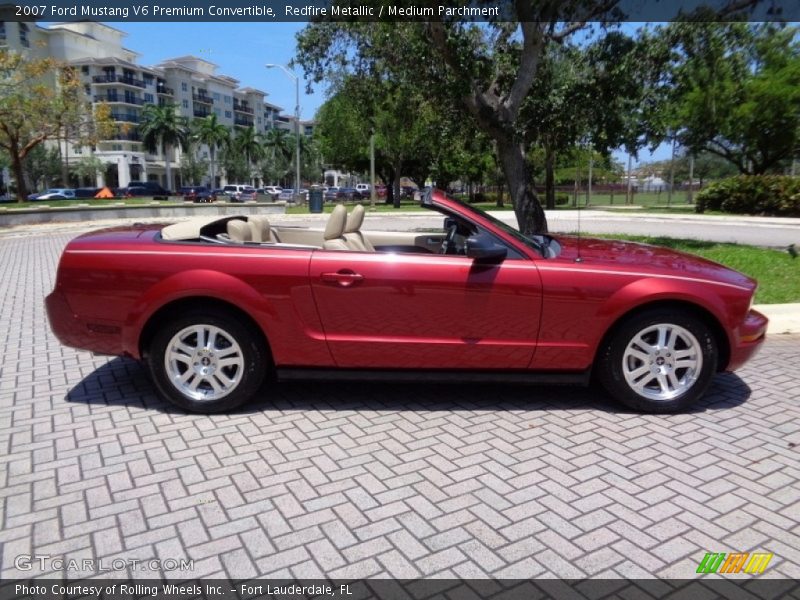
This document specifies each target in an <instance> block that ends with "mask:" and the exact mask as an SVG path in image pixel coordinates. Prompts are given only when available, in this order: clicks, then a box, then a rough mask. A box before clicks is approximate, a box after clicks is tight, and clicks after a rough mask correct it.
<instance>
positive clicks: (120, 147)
mask: <svg viewBox="0 0 800 600" xmlns="http://www.w3.org/2000/svg"><path fill="white" fill-rule="evenodd" d="M111 149H112V150H122V144H111Z"/></svg>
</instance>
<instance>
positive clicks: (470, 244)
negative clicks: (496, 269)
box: [466, 233, 508, 264]
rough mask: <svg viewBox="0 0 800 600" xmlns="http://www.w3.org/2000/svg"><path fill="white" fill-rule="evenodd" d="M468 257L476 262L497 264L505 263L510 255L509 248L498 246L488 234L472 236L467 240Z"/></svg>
mask: <svg viewBox="0 0 800 600" xmlns="http://www.w3.org/2000/svg"><path fill="white" fill-rule="evenodd" d="M466 245H467V256H468V257H469V258H473V259H475V262H478V263H485V264H497V263H501V262H503V260H505V258H506V256H507V255H508V248H506V247H505V246H503V245H501V244H498V243H497V242H495V241H494V238H492V236H490V235H489V234H487V233H479V234H477V235H471V236H469V237H468V238H467V242H466Z"/></svg>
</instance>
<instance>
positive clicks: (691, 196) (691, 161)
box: [686, 154, 694, 204]
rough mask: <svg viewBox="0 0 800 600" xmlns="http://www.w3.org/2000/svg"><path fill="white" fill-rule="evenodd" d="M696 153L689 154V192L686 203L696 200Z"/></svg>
mask: <svg viewBox="0 0 800 600" xmlns="http://www.w3.org/2000/svg"><path fill="white" fill-rule="evenodd" d="M693 192H694V154H691V155H689V194H688V195H687V196H686V203H687V204H691V203H692V202H694V194H693Z"/></svg>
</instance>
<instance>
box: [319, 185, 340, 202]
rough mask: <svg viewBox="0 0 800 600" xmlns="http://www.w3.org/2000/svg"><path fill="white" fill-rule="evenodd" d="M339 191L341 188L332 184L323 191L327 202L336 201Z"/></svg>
mask: <svg viewBox="0 0 800 600" xmlns="http://www.w3.org/2000/svg"><path fill="white" fill-rule="evenodd" d="M338 193H339V188H338V187H335V186H331V187H329V188H328V189H326V190H325V191H324V192H323V193H322V198H323V199H324V200H325V202H335V201H336V198H337V194H338Z"/></svg>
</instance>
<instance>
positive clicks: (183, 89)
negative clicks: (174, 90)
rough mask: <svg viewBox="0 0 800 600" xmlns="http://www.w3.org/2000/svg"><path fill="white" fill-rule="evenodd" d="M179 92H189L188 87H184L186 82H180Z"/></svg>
mask: <svg viewBox="0 0 800 600" xmlns="http://www.w3.org/2000/svg"><path fill="white" fill-rule="evenodd" d="M181 91H182V92H188V91H189V86H188V85H186V82H185V81H182V82H181Z"/></svg>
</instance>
